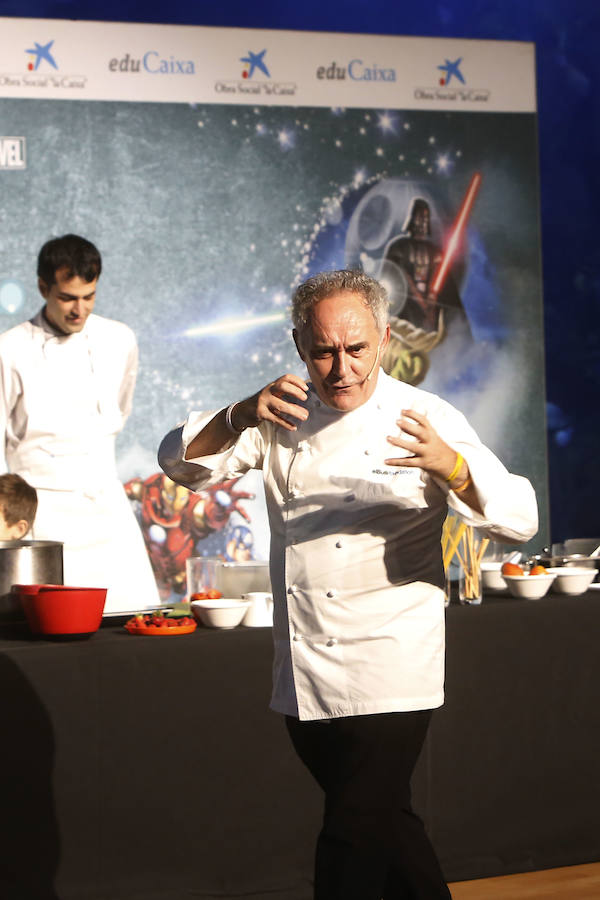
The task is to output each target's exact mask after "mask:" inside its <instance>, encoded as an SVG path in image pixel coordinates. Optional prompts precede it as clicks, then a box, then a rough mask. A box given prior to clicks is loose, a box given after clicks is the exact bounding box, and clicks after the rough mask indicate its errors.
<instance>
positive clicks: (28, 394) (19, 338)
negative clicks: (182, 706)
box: [0, 235, 160, 612]
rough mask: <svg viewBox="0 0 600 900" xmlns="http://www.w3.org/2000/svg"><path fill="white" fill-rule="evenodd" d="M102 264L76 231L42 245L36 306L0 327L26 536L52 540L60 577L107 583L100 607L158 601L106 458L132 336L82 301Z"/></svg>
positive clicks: (124, 390)
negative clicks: (27, 490) (31, 491)
mask: <svg viewBox="0 0 600 900" xmlns="http://www.w3.org/2000/svg"><path fill="white" fill-rule="evenodd" d="M101 267H102V262H101V257H100V254H99V252H98V250H97V249H96V247H95V246H94V245H93V244H91V243H90V242H89V241H87V240H85V238H81V237H79V236H77V235H64V236H63V237H60V238H55V239H53V240H50V241H48V242H47V243H46V244H44V246H43V247H42V249H41V251H40V253H39V257H38V286H39V290H40V293H41V294H42V296H43V298H44V300H45V301H46V302H45V306H44V307H43V309H42V310H41V311H40V312H39V313H38V314H37V315H36V316H35V317H34V318H33V319H31V320H30V321H28V322H23V323H22V324H20V325H17V326H16V327H14V328H11V329H10V330H9V331H6V332H5V333H4V334H1V335H0V430H1V432H2V433H3V435H4V456H5V461H6V466H7V468H8V470H9V471H10V472H16V473H17V474H19V475H21V476H22V477H23V478H25V479H26V480H27V481H28V482H29V483H30V484H31V485H33V486H34V487H35V488H36V490H37V493H38V512H37V516H36V520H35V524H34V528H33V532H32V537H33V539H35V540H42V539H48V540H56V541H62V542H63V543H64V548H63V556H64V581H65V584H72V585H81V586H98V587H107V588H108V594H107V600H106V606H105V610H106V611H107V612H118V611H128V610H133V609H138V608H142V607H156V606H158V605H159V604H160V601H159V597H158V591H157V588H156V583H155V580H154V576H153V574H152V569H151V566H150V562H149V559H148V555H147V553H146V549H145V546H144V542H143V538H142V535H141V531H140V529H139V526H138V524H137V522H136V519H135V516H134V514H133V511H132V509H131V507H130V504H129V501H128V499H127V496H126V494H125V491H124V489H123V486H122V484H121V482H120V481H119V478H118V475H117V469H116V462H115V440H116V436H117V434H118V433H119V432H120V431H121V429H122V428H123V426H124V424H125V421H126V419H127V417H128V415H129V413H130V411H131V403H132V399H133V391H134V387H135V380H136V374H137V363H138V351H137V343H136V339H135V335H134V334H133V332H132V331H131V329H130V328H129V327H128V326H127V325H124V324H123V323H121V322H116V321H113V320H111V319H105V318H101V317H100V316H97V315H94V314H93V313H92V310H93V308H94V302H95V297H96V286H97V281H98V278H99V276H100V272H101Z"/></svg>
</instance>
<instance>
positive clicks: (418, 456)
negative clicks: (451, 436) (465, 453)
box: [385, 409, 468, 483]
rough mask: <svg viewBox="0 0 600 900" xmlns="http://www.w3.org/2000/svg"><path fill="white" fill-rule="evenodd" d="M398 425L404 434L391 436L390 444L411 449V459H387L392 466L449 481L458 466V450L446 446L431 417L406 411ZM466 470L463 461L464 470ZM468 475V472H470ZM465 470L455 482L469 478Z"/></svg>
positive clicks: (403, 411) (404, 457)
mask: <svg viewBox="0 0 600 900" xmlns="http://www.w3.org/2000/svg"><path fill="white" fill-rule="evenodd" d="M396 424H397V425H398V428H399V429H400V434H399V435H397V436H396V437H393V436H392V435H388V438H387V439H388V442H389V443H390V444H393V445H394V446H395V447H400V448H401V449H402V450H408V452H409V454H410V456H400V457H392V458H390V459H386V460H385V463H386V465H389V466H403V467H408V468H411V467H418V468H419V469H424V470H425V471H426V472H429V474H430V475H436V476H437V477H438V478H441V479H443V480H446V479H447V478H448V476H449V475H451V474H452V472H453V470H454V467H455V465H456V450H453V449H452V447H449V446H448V444H446V443H445V442H444V441H443V440H442V439H441V437H440V436H439V434H438V433H437V431H436V430H435V429H434V428H433V426H432V425H431V424H430V422H429V420H428V418H427V416H424V415H422V414H421V413H418V412H415V410H414V409H403V410H402V418H401V419H398V420H397V422H396ZM465 468H466V463H464V462H463V465H462V466H461V469H463V470H464V469H465ZM466 474H468V469H467V470H466ZM466 474H465V472H464V471H461V472H460V473H459V472H457V473H456V476H455V479H453V480H452V481H453V483H454V481H455V480H456V481H457V483H458V481H459V478H460V480H464V479H465V478H466Z"/></svg>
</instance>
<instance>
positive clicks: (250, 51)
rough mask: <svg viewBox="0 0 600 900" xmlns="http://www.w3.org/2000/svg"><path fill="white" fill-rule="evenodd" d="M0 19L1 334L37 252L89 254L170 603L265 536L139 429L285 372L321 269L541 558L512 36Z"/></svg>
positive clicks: (526, 52) (532, 194)
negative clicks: (190, 479) (125, 393)
mask: <svg viewBox="0 0 600 900" xmlns="http://www.w3.org/2000/svg"><path fill="white" fill-rule="evenodd" d="M0 21H1V23H2V32H1V36H0V47H1V48H2V54H1V62H0V190H1V196H2V204H1V206H0V217H1V222H2V228H1V230H0V331H4V330H6V329H8V328H11V327H12V326H13V325H16V324H17V323H18V322H20V321H23V320H24V319H27V318H29V317H31V316H32V315H33V314H34V313H35V312H37V310H38V309H39V308H40V306H41V305H42V300H41V297H40V296H39V294H38V292H37V285H36V277H35V260H36V256H37V252H38V250H39V248H40V246H41V245H42V244H43V243H44V241H46V240H47V239H48V238H49V237H52V236H56V235H60V234H63V233H66V232H75V233H78V234H82V235H84V236H85V237H87V238H89V239H90V240H92V241H93V242H94V243H95V244H96V245H97V246H98V247H99V248H100V250H101V252H102V255H103V261H104V268H103V274H102V277H101V280H100V284H99V291H98V299H97V303H96V309H95V311H96V312H98V313H99V314H100V315H106V316H108V317H110V318H115V319H120V320H121V321H124V322H126V323H127V324H128V325H130V326H131V327H133V329H134V330H135V332H136V334H137V337H138V340H139V344H140V355H141V365H140V373H139V378H138V385H137V390H136V396H135V401H134V408H133V412H132V415H131V418H130V420H129V422H128V424H127V426H126V429H125V430H124V432H123V433H122V435H121V436H120V438H119V444H118V462H119V472H120V475H121V478H122V480H123V482H124V484H125V485H126V488H127V491H128V493H129V496H130V497H131V501H132V503H133V504H134V505H135V508H136V511H137V513H138V515H139V518H140V522H141V525H142V530H143V533H144V537H145V540H146V544H147V547H148V550H149V553H150V557H151V559H152V562H153V565H154V570H155V573H156V576H157V581H158V583H159V587H160V590H161V594H162V596H163V598H164V600H165V601H167V600H169V599H171V600H172V599H173V598H175V597H177V596H179V595H180V594H181V593H183V592H184V590H185V559H186V558H187V557H188V556H189V555H211V556H214V555H220V556H222V557H223V558H225V559H228V560H246V559H266V558H267V557H268V545H269V535H268V526H267V518H266V510H265V503H264V495H263V493H262V486H261V480H260V475H259V473H251V474H249V475H246V476H245V477H244V478H242V479H240V480H239V481H238V482H237V483H232V482H229V483H226V484H223V485H219V487H218V488H217V489H214V490H211V491H207V492H204V493H200V494H191V493H189V492H187V491H186V490H185V489H184V488H179V487H176V486H174V485H173V484H172V482H170V481H169V479H167V478H166V477H165V476H164V475H163V474H162V473H160V471H159V469H158V465H157V462H156V450H157V447H158V444H159V442H160V439H161V438H162V436H163V434H164V433H165V432H166V431H167V430H168V429H169V428H170V427H172V426H173V425H174V424H175V423H177V422H178V421H181V420H182V419H183V418H185V416H186V415H187V413H188V411H190V410H192V409H215V410H217V409H219V408H221V407H223V406H225V405H227V404H229V403H230V402H232V401H233V400H236V399H242V398H243V397H244V396H248V395H249V394H250V393H253V392H254V391H256V390H258V389H259V388H260V387H262V386H263V385H264V384H266V383H267V382H268V381H271V380H272V379H274V378H276V377H277V376H278V375H280V374H282V373H283V372H286V371H290V372H297V373H298V374H304V368H303V365H302V363H301V361H300V360H299V359H298V358H297V355H296V352H295V348H294V345H293V341H292V340H291V328H290V324H289V313H288V305H289V300H290V295H291V292H292V290H293V289H294V287H295V286H296V285H297V284H298V283H299V282H300V281H302V280H303V279H304V278H306V277H307V276H309V275H311V274H314V273H315V272H318V271H321V270H324V269H338V268H344V267H360V268H362V269H363V270H364V271H365V272H367V273H368V274H371V275H374V276H375V277H377V278H380V279H381V280H382V281H383V282H384V283H385V284H386V286H387V288H388V291H389V295H390V300H391V316H392V319H391V321H392V335H393V339H392V341H391V345H390V348H389V350H388V351H387V352H386V355H385V357H384V360H383V365H384V368H385V369H386V371H387V372H389V373H390V374H392V375H393V376H394V377H396V378H399V379H402V380H405V381H409V382H411V383H413V384H419V385H420V386H421V387H423V388H424V389H426V390H430V391H433V392H435V393H437V394H440V395H441V396H443V397H444V398H446V399H447V400H449V401H450V402H451V403H453V404H454V405H455V406H457V407H458V408H459V409H461V410H462V411H463V412H464V413H465V414H466V415H467V417H468V419H469V420H470V422H471V423H472V424H473V426H474V427H475V428H476V429H477V431H478V433H479V434H480V436H481V438H482V440H483V441H484V442H485V443H486V444H488V446H490V447H491V448H492V449H493V450H494V451H495V452H496V453H497V454H498V455H499V456H500V458H501V459H502V460H503V462H504V463H505V464H506V465H507V467H508V468H509V469H511V470H512V471H514V472H517V473H519V474H523V475H526V476H527V477H528V478H530V479H531V481H532V482H533V484H534V487H535V490H536V492H537V496H538V501H539V505H540V521H541V527H540V532H539V534H538V536H537V537H536V538H535V545H536V547H541V546H543V544H545V543H546V542H547V540H548V523H547V519H548V514H547V509H548V498H547V462H546V432H545V412H544V400H545V391H544V347H543V327H542V290H541V262H540V229H539V190H538V160H537V121H536V118H537V117H536V96H535V55H534V47H533V45H531V44H527V43H518V42H497V41H470V40H463V39H460V40H447V39H429V38H427V39H426V38H402V37H376V36H367V35H344V34H327V33H323V32H321V33H308V32H289V31H260V30H242V29H232V28H228V29H221V28H200V27H182V26H159V25H132V24H117V23H99V22H77V21H60V20H36V19H3V20H0Z"/></svg>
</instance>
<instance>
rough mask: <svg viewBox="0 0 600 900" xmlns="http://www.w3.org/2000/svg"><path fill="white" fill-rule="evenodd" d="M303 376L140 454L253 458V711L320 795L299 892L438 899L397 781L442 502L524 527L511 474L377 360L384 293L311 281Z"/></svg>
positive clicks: (191, 479)
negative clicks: (257, 667)
mask: <svg viewBox="0 0 600 900" xmlns="http://www.w3.org/2000/svg"><path fill="white" fill-rule="evenodd" d="M292 318H293V323H294V339H295V342H296V346H297V349H298V352H299V354H300V356H301V358H302V359H303V360H304V362H305V363H306V366H307V369H308V374H309V376H310V381H308V382H307V381H305V380H304V379H302V378H300V377H298V376H297V375H293V374H287V375H283V376H281V377H280V378H278V379H277V380H276V381H274V382H273V383H271V384H269V385H267V386H266V387H265V388H264V389H263V390H261V391H259V392H258V393H257V394H256V395H254V396H252V397H249V398H247V399H245V400H242V401H239V402H236V403H233V404H232V405H231V406H229V407H228V408H227V409H223V410H220V411H212V412H207V413H192V414H190V416H189V417H188V420H187V421H186V423H185V424H184V425H183V426H182V427H179V428H177V429H175V430H174V431H173V432H171V433H169V434H168V435H167V436H166V437H165V439H164V440H163V443H162V445H161V448H160V451H159V461H160V464H161V466H162V467H163V469H164V470H165V472H167V474H168V475H169V476H170V477H171V478H173V479H175V480H176V481H178V482H180V483H182V484H185V485H186V486H187V487H189V488H191V489H200V488H204V487H206V486H207V485H210V484H213V483H216V482H219V481H221V480H223V479H226V478H233V477H236V476H238V475H241V474H243V473H244V472H246V471H248V470H249V469H251V468H257V469H262V471H263V478H264V485H265V493H266V500H267V507H268V512H269V522H270V528H271V553H270V566H271V580H272V587H273V595H274V600H275V611H274V645H275V659H274V667H273V695H272V701H271V706H272V708H273V709H275V710H277V711H279V712H282V713H284V714H285V716H286V723H287V726H288V730H289V732H290V735H291V738H292V741H293V743H294V746H295V748H296V750H297V752H298V754H299V755H300V757H301V759H302V760H303V761H304V762H305V763H306V765H307V766H308V767H309V769H310V771H311V772H312V774H313V775H314V776H315V778H316V779H317V781H318V782H319V784H320V785H321V787H322V788H323V789H324V791H325V817H324V823H323V828H322V831H321V833H320V835H319V840H318V844H317V855H316V867H315V898H316V900H382V898H384V900H400V898H404V897H411V898H423V900H424V898H449V897H450V894H449V892H448V889H447V887H446V885H445V883H444V879H443V876H442V873H441V871H440V868H439V865H438V862H437V859H436V857H435V854H434V852H433V849H432V847H431V845H430V843H429V841H428V838H427V836H426V834H425V831H424V828H423V825H422V823H421V821H420V820H419V819H418V817H416V816H415V815H414V813H413V812H412V810H411V807H410V789H409V781H410V776H411V774H412V770H413V767H414V765H415V763H416V760H417V757H418V754H419V752H420V749H421V746H422V743H423V740H424V738H425V734H426V730H427V726H428V723H429V719H430V716H431V711H432V710H433V709H434V708H436V707H439V706H440V705H441V704H442V702H443V681H444V591H443V584H444V575H443V567H442V559H441V544H440V538H441V528H442V524H443V521H444V518H445V516H446V513H447V510H448V506H450V507H451V508H452V509H453V510H454V511H455V512H457V513H459V514H460V515H461V516H462V517H463V518H464V519H465V520H466V521H467V522H468V523H471V524H473V525H475V526H478V527H482V528H484V529H485V530H487V532H488V533H489V534H491V535H493V536H494V537H495V538H496V539H500V540H502V539H505V540H507V541H510V542H513V541H517V542H519V541H525V540H528V539H529V538H530V537H532V536H533V535H534V534H535V532H536V530H537V504H536V500H535V495H534V492H533V489H532V487H531V485H530V483H529V482H528V481H527V480H526V479H525V478H522V477H519V476H516V475H511V474H510V473H509V472H508V471H507V470H506V469H505V468H504V466H503V465H502V463H501V462H500V461H499V460H498V459H497V458H496V457H495V456H494V454H493V453H491V451H490V450H488V449H487V448H486V447H484V446H483V445H482V443H481V442H480V440H479V439H478V437H477V435H476V434H475V432H474V431H473V429H472V428H471V427H470V426H469V425H468V423H467V422H466V420H465V418H464V416H463V415H462V414H461V413H460V412H458V411H457V410H455V409H454V408H453V407H451V406H450V405H449V404H448V403H446V402H445V401H443V400H441V399H439V398H438V397H436V396H434V395H432V394H429V393H426V392H424V391H421V390H419V389H417V388H415V387H412V386H409V385H406V384H403V383H400V382H398V381H396V380H394V379H392V378H390V377H389V376H387V375H386V374H385V373H384V372H383V371H381V370H380V368H379V360H380V359H381V356H382V354H383V352H384V350H385V348H386V346H387V343H388V340H389V333H390V332H389V324H388V321H387V299H386V296H385V291H384V289H383V288H382V287H381V285H379V284H378V282H376V281H374V280H373V279H371V278H368V277H367V276H365V275H364V274H363V273H361V272H348V271H342V272H329V273H322V274H320V275H317V276H315V277H313V278H311V279H309V280H308V281H307V282H305V283H304V284H303V285H301V286H300V287H299V288H298V289H297V291H296V293H295V295H294V300H293V311H292Z"/></svg>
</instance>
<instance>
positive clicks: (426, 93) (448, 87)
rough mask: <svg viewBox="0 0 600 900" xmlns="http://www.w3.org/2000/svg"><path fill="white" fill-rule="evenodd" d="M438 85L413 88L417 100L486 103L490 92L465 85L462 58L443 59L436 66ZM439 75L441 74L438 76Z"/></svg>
mask: <svg viewBox="0 0 600 900" xmlns="http://www.w3.org/2000/svg"><path fill="white" fill-rule="evenodd" d="M436 70H437V73H438V76H437V77H438V84H437V85H435V87H417V88H415V99H417V100H426V101H427V100H449V101H458V102H463V103H464V102H465V101H478V102H484V103H485V102H487V101H488V100H489V98H490V91H489V90H488V89H487V88H473V87H470V85H468V84H467V79H466V77H465V75H464V73H463V57H462V56H459V57H457V58H456V59H444V62H443V63H440V64H439V65H438V66H436ZM440 73H441V74H440Z"/></svg>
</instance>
